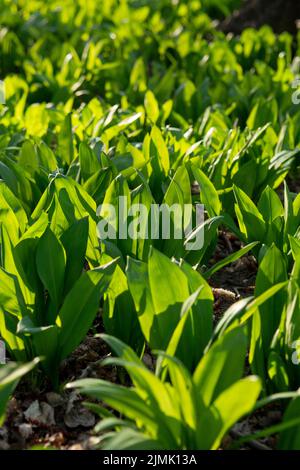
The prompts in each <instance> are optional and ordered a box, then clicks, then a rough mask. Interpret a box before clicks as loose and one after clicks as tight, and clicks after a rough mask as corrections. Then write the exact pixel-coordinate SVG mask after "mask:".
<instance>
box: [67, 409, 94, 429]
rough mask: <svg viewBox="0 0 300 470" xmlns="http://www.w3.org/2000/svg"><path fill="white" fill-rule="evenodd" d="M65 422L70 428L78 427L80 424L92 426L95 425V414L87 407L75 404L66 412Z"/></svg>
mask: <svg viewBox="0 0 300 470" xmlns="http://www.w3.org/2000/svg"><path fill="white" fill-rule="evenodd" d="M64 422H65V425H66V426H68V428H77V427H78V426H83V427H84V428H91V427H92V426H94V425H95V416H94V415H93V414H92V413H91V412H90V411H89V410H87V409H85V408H82V407H77V406H74V407H73V408H72V409H71V410H70V411H69V412H68V413H66V414H65V416H64Z"/></svg>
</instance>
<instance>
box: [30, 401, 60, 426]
mask: <svg viewBox="0 0 300 470" xmlns="http://www.w3.org/2000/svg"><path fill="white" fill-rule="evenodd" d="M24 416H25V418H26V420H27V421H29V422H32V423H35V424H45V425H48V426H51V425H53V424H55V419H54V410H53V408H52V406H50V405H49V404H48V403H45V402H41V403H39V402H38V400H35V401H34V402H33V403H31V405H30V406H29V408H27V410H26V411H25V413H24Z"/></svg>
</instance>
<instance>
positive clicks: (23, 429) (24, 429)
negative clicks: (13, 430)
mask: <svg viewBox="0 0 300 470" xmlns="http://www.w3.org/2000/svg"><path fill="white" fill-rule="evenodd" d="M18 430H19V433H20V434H21V436H22V437H23V439H25V440H26V439H28V438H29V437H30V436H31V435H32V433H33V430H32V425H31V424H28V423H22V424H20V425H19V427H18Z"/></svg>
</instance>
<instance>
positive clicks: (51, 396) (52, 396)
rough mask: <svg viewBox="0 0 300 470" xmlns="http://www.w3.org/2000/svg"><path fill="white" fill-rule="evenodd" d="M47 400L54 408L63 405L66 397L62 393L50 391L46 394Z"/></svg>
mask: <svg viewBox="0 0 300 470" xmlns="http://www.w3.org/2000/svg"><path fill="white" fill-rule="evenodd" d="M46 398H47V402H48V403H49V405H51V406H53V408H55V407H57V406H61V405H63V404H64V399H63V397H62V396H61V395H59V394H58V393H55V392H48V393H47V394H46Z"/></svg>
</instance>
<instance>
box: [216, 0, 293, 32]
mask: <svg viewBox="0 0 300 470" xmlns="http://www.w3.org/2000/svg"><path fill="white" fill-rule="evenodd" d="M297 20H300V1H299V0H248V1H245V3H244V5H243V6H242V7H241V9H240V10H238V11H236V12H234V13H233V14H232V15H231V16H230V17H228V18H226V19H225V20H224V21H223V22H222V23H221V24H220V29H221V30H222V31H223V32H225V33H229V32H232V33H234V34H240V33H241V32H242V31H243V30H244V29H245V28H249V27H252V28H260V27H261V26H263V25H264V24H268V25H270V26H271V27H272V28H273V30H274V31H275V32H276V33H281V32H283V31H289V32H290V33H292V34H296V32H297Z"/></svg>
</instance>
